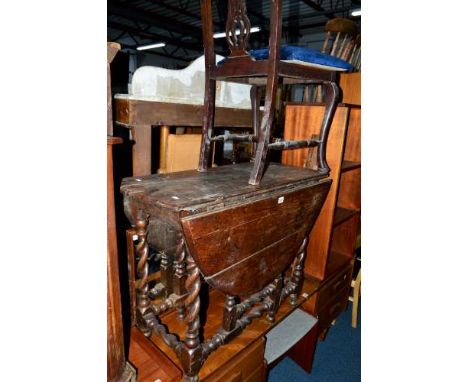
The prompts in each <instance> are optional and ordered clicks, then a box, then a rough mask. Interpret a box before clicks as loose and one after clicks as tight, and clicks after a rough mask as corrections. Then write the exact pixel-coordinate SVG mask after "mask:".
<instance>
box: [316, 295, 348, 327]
mask: <svg viewBox="0 0 468 382" xmlns="http://www.w3.org/2000/svg"><path fill="white" fill-rule="evenodd" d="M348 296H349V288H348V287H345V288H343V289H341V290H340V291H339V293H338V294H336V295H335V296H334V297H333V299H331V300H330V301H329V302H328V303H327V304H326V305H325V306H324V307H321V308H320V310H319V312H318V314H317V316H318V319H319V330H320V331H322V330H323V329H326V328H328V327H329V326H330V325H331V323H332V321H333V320H335V319H336V318H337V317H338V315H339V314H340V313H341V312H342V311H344V310H345V309H346V305H347V303H348Z"/></svg>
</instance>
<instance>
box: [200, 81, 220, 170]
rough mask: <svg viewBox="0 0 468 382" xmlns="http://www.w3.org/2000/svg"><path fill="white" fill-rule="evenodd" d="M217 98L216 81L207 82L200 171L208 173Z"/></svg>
mask: <svg viewBox="0 0 468 382" xmlns="http://www.w3.org/2000/svg"><path fill="white" fill-rule="evenodd" d="M215 97H216V81H215V80H207V81H206V83H205V106H204V109H203V130H202V134H203V138H202V142H201V147H200V159H199V162H198V171H206V170H207V169H208V167H209V164H210V161H211V136H212V131H213V126H214V112H215Z"/></svg>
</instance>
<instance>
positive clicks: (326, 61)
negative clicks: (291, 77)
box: [249, 45, 352, 71]
mask: <svg viewBox="0 0 468 382" xmlns="http://www.w3.org/2000/svg"><path fill="white" fill-rule="evenodd" d="M249 54H250V55H251V56H252V57H253V58H255V59H256V60H266V59H268V55H269V50H268V48H265V49H257V50H251V51H250V52H249ZM280 59H281V60H283V61H291V62H295V63H298V64H303V65H309V66H314V67H318V68H322V69H328V70H339V71H346V70H350V69H352V65H351V64H350V63H348V62H346V61H344V60H342V59H340V58H338V57H334V56H330V55H329V54H325V53H321V52H319V51H318V50H315V49H310V48H303V47H300V46H293V45H283V46H282V47H281V52H280Z"/></svg>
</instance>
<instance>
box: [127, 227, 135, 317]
mask: <svg viewBox="0 0 468 382" xmlns="http://www.w3.org/2000/svg"><path fill="white" fill-rule="evenodd" d="M135 234H136V232H135V229H133V228H130V229H128V230H127V232H126V236H127V261H128V284H129V285H128V287H129V295H130V320H131V324H132V326H133V325H135V324H136V297H135V280H136V274H135V244H134V243H133V236H134V235H135Z"/></svg>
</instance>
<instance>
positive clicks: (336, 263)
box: [325, 251, 352, 277]
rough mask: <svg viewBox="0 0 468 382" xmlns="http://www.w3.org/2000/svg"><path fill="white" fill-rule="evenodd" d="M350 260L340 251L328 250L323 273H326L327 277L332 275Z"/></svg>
mask: <svg viewBox="0 0 468 382" xmlns="http://www.w3.org/2000/svg"><path fill="white" fill-rule="evenodd" d="M351 260H352V258H350V257H349V256H346V255H344V254H342V253H339V252H336V251H330V255H329V257H328V262H327V269H326V271H325V274H326V275H327V277H333V275H334V274H335V273H337V272H339V271H340V270H341V269H343V267H345V266H346V265H347V264H349V263H350V262H351Z"/></svg>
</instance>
